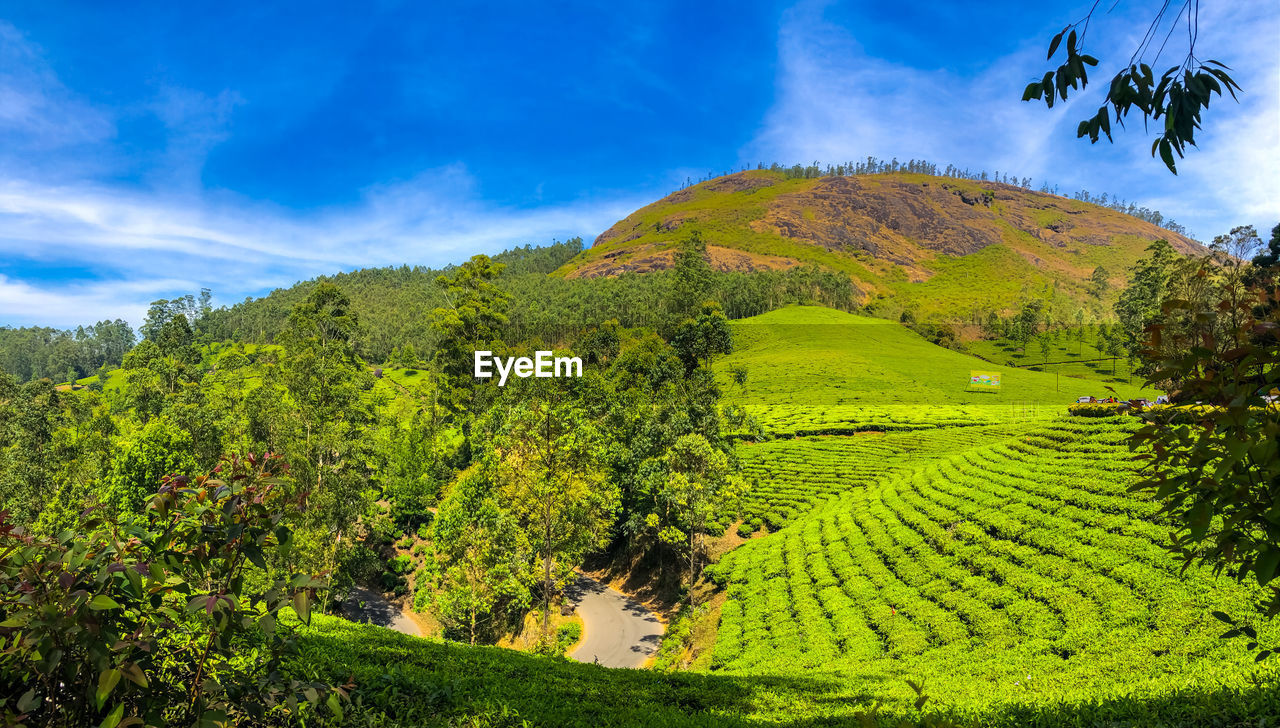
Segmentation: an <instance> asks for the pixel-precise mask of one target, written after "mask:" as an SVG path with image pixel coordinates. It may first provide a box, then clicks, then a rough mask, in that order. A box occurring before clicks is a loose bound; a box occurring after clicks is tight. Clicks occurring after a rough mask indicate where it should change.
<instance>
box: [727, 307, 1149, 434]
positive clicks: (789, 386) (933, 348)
mask: <svg viewBox="0 0 1280 728" xmlns="http://www.w3.org/2000/svg"><path fill="white" fill-rule="evenodd" d="M731 326H732V329H733V336H734V347H735V349H734V352H733V353H732V354H730V355H728V356H726V357H723V358H721V359H720V360H719V361H717V362H716V364H715V371H716V376H717V379H718V381H719V382H720V385H721V388H722V390H723V391H724V393H725V399H726V401H727V402H728V403H732V404H737V405H740V406H742V407H743V408H744V409H745V410H747V411H748V412H750V413H751V414H752V415H754V416H755V417H756V418H757V419H758V420H759V421H760V423H761V424H762V425H763V426H764V428H765V430H766V431H768V432H771V433H775V434H789V435H795V434H801V435H802V434H822V433H828V434H838V433H848V432H852V431H857V430H876V429H878V430H906V429H920V428H929V427H938V426H952V425H964V424H987V423H998V422H1008V421H1015V420H1023V419H1040V418H1044V417H1049V416H1053V415H1054V414H1057V413H1062V412H1065V411H1066V406H1067V404H1069V403H1071V402H1073V401H1075V398H1076V396H1077V394H1076V391H1077V387H1074V386H1071V385H1070V383H1068V385H1067V386H1066V388H1065V389H1064V388H1063V385H1062V384H1061V382H1060V381H1059V379H1058V378H1057V377H1055V376H1054V375H1053V374H1049V373H1044V372H1034V371H1027V370H1023V369H1013V368H1008V367H999V366H993V364H992V363H991V362H987V361H983V360H981V359H978V358H976V357H973V356H970V355H967V354H963V353H960V352H957V351H952V350H950V349H945V348H943V347H940V346H937V345H934V344H932V343H930V342H928V341H926V340H925V339H924V338H922V337H920V336H919V335H917V334H916V333H914V332H913V331H911V330H910V329H908V328H906V327H905V326H902V325H900V324H896V323H893V322H889V321H885V320H883V319H877V318H868V317H864V316H856V315H853V314H848V313H844V312H841V311H835V310H832V309H826V308H820V307H816V306H792V307H789V308H783V309H779V310H776V311H772V312H770V313H767V314H763V315H760V316H754V317H752V318H747V319H741V320H738V321H734V322H732V324H731ZM737 369H745V370H746V376H747V379H746V383H745V384H742V385H740V384H738V383H737V382H736V381H735V380H734V376H733V373H734V371H735V370H737ZM992 370H998V371H1000V372H1001V374H1002V379H1003V381H1002V386H1001V390H1000V391H999V392H998V393H993V392H982V391H972V390H970V388H969V375H970V372H972V371H992ZM1115 386H1116V390H1117V391H1118V392H1119V393H1120V394H1121V395H1123V396H1125V397H1134V396H1149V397H1152V398H1154V393H1153V392H1150V391H1144V390H1142V389H1141V388H1139V387H1133V386H1126V385H1121V384H1117V385H1115Z"/></svg>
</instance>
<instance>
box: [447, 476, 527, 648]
mask: <svg viewBox="0 0 1280 728" xmlns="http://www.w3.org/2000/svg"><path fill="white" fill-rule="evenodd" d="M490 465H491V463H481V464H477V465H474V466H472V467H471V468H470V469H468V470H466V471H464V472H463V473H461V474H460V475H459V476H458V479H457V481H456V482H455V483H454V484H453V486H452V487H451V488H450V490H449V495H448V497H446V498H445V500H444V502H443V503H441V504H440V509H439V511H438V512H437V514H436V519H435V521H434V522H433V523H432V527H431V543H432V548H433V550H434V557H435V558H434V560H433V563H432V564H431V565H430V568H431V572H430V573H431V575H432V576H433V578H432V582H433V586H434V592H433V594H432V597H431V598H432V601H433V603H434V605H435V612H436V614H437V616H439V617H440V619H441V620H442V621H444V622H445V623H446V624H447V625H450V626H452V627H453V628H455V629H459V630H461V631H464V632H465V633H466V634H467V638H468V640H469V641H470V643H471V644H473V645H474V644H475V643H476V639H477V637H478V636H479V635H480V634H481V632H483V631H487V630H488V628H489V627H490V626H491V623H492V622H494V621H497V620H496V618H497V617H499V616H500V615H501V613H503V612H504V611H505V609H506V608H511V609H520V608H523V607H525V606H526V604H527V602H528V599H529V588H528V584H529V582H530V580H531V578H532V577H533V576H534V574H536V567H535V565H534V563H533V562H534V556H533V554H532V552H531V548H530V545H529V542H528V539H527V538H526V535H525V534H524V533H523V532H522V531H521V530H520V528H519V527H518V524H517V522H516V520H515V518H513V517H512V515H511V513H510V511H509V510H507V509H505V508H503V506H502V504H501V503H500V499H499V494H498V492H497V488H496V487H495V485H494V483H493V480H492V478H491V477H490V475H491V473H490V472H489V471H490Z"/></svg>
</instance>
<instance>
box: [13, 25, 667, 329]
mask: <svg viewBox="0 0 1280 728" xmlns="http://www.w3.org/2000/svg"><path fill="white" fill-rule="evenodd" d="M0 61H3V62H2V63H0V69H4V70H3V71H0V148H3V149H5V150H7V151H0V162H8V161H12V162H13V163H4V164H0V260H2V261H3V264H0V325H26V324H39V325H52V326H71V325H75V324H81V323H91V322H93V321H96V320H99V319H103V318H116V317H121V318H125V319H126V320H128V321H130V322H131V323H132V324H134V325H137V324H139V323H141V321H142V317H143V315H144V314H145V311H146V309H147V304H148V303H149V302H150V301H152V300H154V299H156V298H162V297H163V298H168V297H172V296H177V295H183V294H186V293H193V292H195V291H197V290H198V289H199V288H200V287H209V288H211V289H213V290H214V293H215V302H216V303H233V302H235V301H237V300H240V299H241V298H243V297H244V296H246V295H258V294H261V293H264V292H266V291H268V290H270V289H272V288H275V287H279V286H288V285H291V284H292V283H293V282H295V281H297V280H300V279H306V278H310V277H314V276H316V275H319V274H326V273H334V272H337V271H339V270H351V269H354V268H359V267H368V266H380V265H400V264H405V263H407V264H410V265H416V264H421V265H432V266H437V265H444V264H448V263H455V262H460V261H461V260H464V259H465V258H466V257H468V256H469V255H472V254H474V253H478V252H489V253H492V252H497V251H498V250H501V249H502V248H504V247H508V246H511V245H517V244H524V243H545V242H550V241H551V240H552V239H554V238H560V239H564V238H568V237H572V236H574V235H582V236H584V237H589V236H591V235H594V234H596V233H598V232H599V231H601V230H604V229H605V228H607V227H608V226H609V225H610V224H612V223H613V222H614V221H615V220H617V219H618V218H620V217H622V216H624V215H626V214H627V213H629V212H630V211H631V210H632V209H634V208H635V207H637V206H639V205H640V204H643V202H646V201H647V200H644V199H641V198H638V197H635V196H628V195H616V196H612V197H610V198H608V199H602V200H596V199H589V198H588V199H582V200H580V201H577V202H571V203H568V204H562V205H558V206H546V207H536V208H521V207H513V206H504V205H498V204H493V203H490V202H487V201H485V200H484V199H483V197H482V196H481V195H480V194H479V192H478V191H477V184H476V181H475V180H474V179H473V178H472V176H471V175H470V174H469V173H468V171H467V169H466V168H465V166H463V165H460V164H455V165H449V166H446V167H442V168H437V169H428V170H424V171H422V172H421V173H420V174H418V175H417V176H416V177H414V178H413V179H409V180H406V181H400V182H396V183H388V184H383V185H377V186H373V187H370V188H368V189H366V190H364V191H363V193H362V194H361V195H360V197H359V199H358V200H357V201H356V202H354V203H352V204H347V205H343V206H335V207H328V208H321V209H312V210H308V211H306V212H301V211H297V210H292V209H288V208H285V207H282V206H278V205H275V204H273V203H271V202H269V201H261V200H253V199H248V198H245V197H243V196H241V195H238V194H236V193H234V192H231V191H220V190H208V189H205V188H204V187H202V185H201V183H200V178H201V171H202V168H203V166H204V163H205V159H206V157H207V155H208V154H209V152H210V150H211V149H213V148H214V147H215V146H216V145H217V144H219V143H220V142H222V141H223V140H224V139H225V138H226V137H227V135H228V134H229V133H230V132H229V130H230V128H231V127H232V126H233V122H234V118H233V117H234V113H235V110H236V108H237V107H238V106H239V105H241V104H242V103H243V99H241V98H240V96H239V95H238V94H237V93H236V92H234V91H224V92H221V93H219V94H213V95H208V94H203V93H200V92H197V91H193V90H189V89H183V88H180V87H176V86H172V85H165V86H162V87H160V88H159V90H158V92H157V94H156V95H155V97H154V98H153V99H152V100H151V101H150V102H149V103H147V104H146V105H145V106H144V107H142V108H135V109H126V110H124V111H123V112H120V113H122V114H123V115H125V116H134V117H136V116H138V115H141V114H149V115H151V116H153V117H154V119H155V120H156V121H157V122H159V125H160V126H161V127H162V128H163V129H164V130H165V134H166V135H167V136H166V139H165V144H164V145H163V146H162V148H161V150H160V152H159V159H158V160H156V162H155V163H154V164H152V165H149V169H150V170H152V171H146V170H144V172H143V174H142V181H141V183H128V184H126V183H112V182H109V181H104V180H106V179H110V178H111V176H112V175H111V174H109V173H107V174H104V169H103V164H104V160H110V159H111V158H112V157H113V156H115V157H117V158H125V157H127V156H128V155H127V153H126V151H125V150H118V151H117V150H113V149H112V147H111V143H112V138H113V136H114V128H115V127H114V123H115V121H114V119H115V116H116V115H115V114H114V113H112V112H109V111H106V110H103V109H99V108H97V107H95V106H93V105H92V104H90V103H88V102H87V101H85V100H84V99H82V98H80V97H78V96H77V95H76V94H74V93H73V92H72V91H70V90H69V89H67V88H66V87H65V85H64V84H63V83H62V82H61V81H60V80H59V79H58V78H57V76H56V74H54V73H53V71H52V70H51V68H50V66H49V65H48V64H47V63H46V62H45V60H44V59H43V57H42V52H41V50H40V48H39V47H38V46H36V45H34V44H32V43H30V42H29V41H28V40H27V39H25V38H24V37H23V36H22V34H21V33H19V32H18V31H17V30H15V29H14V28H13V27H12V26H11V25H8V24H5V23H3V22H0ZM85 145H93V147H94V148H93V150H92V153H85V151H84V148H85ZM124 164H125V165H126V166H128V165H132V164H136V162H134V161H132V160H126V161H125V162H124ZM47 268H57V269H72V268H74V269H76V270H81V271H83V270H89V271H91V274H89V275H77V276H72V277H67V276H62V275H60V276H59V277H58V278H57V280H54V281H48V280H43V279H42V278H40V277H39V276H37V275H29V276H24V275H23V272H24V271H28V272H29V271H38V270H40V269H47Z"/></svg>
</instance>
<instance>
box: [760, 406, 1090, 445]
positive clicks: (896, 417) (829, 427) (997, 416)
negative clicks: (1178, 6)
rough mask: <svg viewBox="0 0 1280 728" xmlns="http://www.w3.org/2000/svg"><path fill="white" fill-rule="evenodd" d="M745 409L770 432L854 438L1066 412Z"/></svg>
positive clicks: (1062, 409)
mask: <svg viewBox="0 0 1280 728" xmlns="http://www.w3.org/2000/svg"><path fill="white" fill-rule="evenodd" d="M742 407H743V409H744V410H745V411H746V412H747V413H748V414H750V415H751V416H752V417H754V418H755V419H756V421H757V422H758V423H759V424H760V426H761V428H762V429H763V430H764V431H765V432H767V433H770V434H775V435H787V436H791V437H804V436H807V435H853V434H857V433H861V432H912V431H916V430H933V429H937V428H944V427H968V426H977V425H992V424H1004V423H1011V422H1027V421H1036V420H1047V419H1050V418H1053V417H1056V416H1059V415H1061V414H1062V413H1063V412H1065V411H1066V407H1065V405H1062V406H1058V405H1046V404H1023V403H1012V404H1008V403H1006V404H970V405H930V404H924V403H920V404H900V405H899V404H825V403H824V404H814V403H809V402H805V403H801V404H788V403H783V402H774V403H771V404H767V405H761V404H750V403H744V404H743V405H742Z"/></svg>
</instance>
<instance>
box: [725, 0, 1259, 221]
mask: <svg viewBox="0 0 1280 728" xmlns="http://www.w3.org/2000/svg"><path fill="white" fill-rule="evenodd" d="M1265 5H1266V4H1265V3H1256V4H1249V3H1235V4H1228V3H1220V4H1215V6H1214V8H1212V9H1206V11H1205V12H1204V13H1202V15H1201V18H1200V29H1201V32H1200V39H1199V42H1198V45H1197V50H1198V52H1199V53H1202V54H1203V53H1212V54H1219V56H1220V58H1221V60H1224V61H1227V62H1229V63H1233V65H1235V66H1236V67H1237V70H1236V73H1237V80H1239V81H1240V83H1241V84H1242V85H1243V86H1244V87H1245V89H1246V92H1247V93H1246V94H1244V95H1243V96H1242V97H1241V102H1240V103H1239V104H1236V103H1234V102H1232V101H1231V100H1230V99H1228V100H1226V101H1225V102H1223V101H1218V100H1215V101H1214V103H1213V105H1212V106H1211V108H1210V110H1209V112H1208V113H1207V114H1206V130H1205V132H1204V133H1203V134H1202V135H1201V149H1199V150H1193V151H1192V152H1191V153H1190V155H1189V156H1188V158H1187V159H1186V160H1183V161H1182V162H1181V163H1180V164H1179V171H1180V176H1179V177H1173V176H1172V175H1169V174H1168V173H1167V172H1165V171H1163V168H1162V167H1161V166H1160V164H1159V163H1158V162H1157V161H1154V160H1152V159H1151V158H1150V156H1149V147H1150V144H1149V141H1150V138H1151V136H1150V135H1149V134H1146V133H1143V130H1142V128H1141V125H1140V124H1132V123H1131V125H1130V128H1129V129H1127V130H1124V131H1121V132H1120V133H1119V134H1117V137H1116V144H1115V145H1114V146H1112V145H1108V144H1105V143H1100V144H1099V145H1096V146H1093V147H1091V146H1090V145H1089V144H1088V143H1087V142H1085V141H1082V140H1077V139H1075V125H1076V123H1077V122H1078V121H1079V120H1080V119H1082V118H1085V117H1087V116H1091V115H1092V114H1093V111H1094V110H1096V108H1097V105H1098V104H1100V103H1101V99H1102V97H1103V96H1104V95H1105V79H1106V76H1105V71H1104V72H1096V73H1095V75H1096V76H1102V78H1101V79H1095V84H1094V87H1091V88H1090V89H1089V92H1088V93H1087V94H1084V95H1082V96H1079V97H1078V98H1073V99H1072V100H1071V101H1070V102H1069V103H1067V104H1065V105H1059V106H1056V107H1055V108H1054V109H1053V110H1052V111H1047V110H1046V109H1045V108H1044V106H1043V105H1042V104H1032V103H1022V102H1021V101H1020V100H1019V97H1020V95H1021V90H1022V87H1023V86H1024V85H1025V83H1026V82H1027V81H1029V80H1031V77H1032V76H1033V75H1034V74H1035V71H1037V70H1043V69H1044V68H1047V64H1046V63H1045V61H1044V55H1043V49H1042V43H1043V42H1044V40H1045V39H1042V38H1038V37H1037V38H1034V39H1030V40H1029V41H1028V43H1027V44H1026V45H1025V47H1023V48H1021V49H1019V50H1017V51H1016V52H1014V53H1012V54H1008V55H1005V56H1002V57H998V58H992V59H990V63H989V64H988V65H987V66H986V67H985V68H984V69H983V70H981V71H979V72H977V73H968V74H961V73H958V72H956V71H952V70H947V69H928V68H916V67H913V66H911V65H909V64H906V63H903V62H899V61H890V60H885V59H882V58H876V57H873V56H870V55H868V54H867V53H866V52H865V51H864V49H863V48H862V46H861V45H860V44H859V31H858V28H856V27H852V28H851V27H842V26H838V25H835V24H833V23H831V22H829V21H828V20H827V19H826V17H825V14H824V11H825V9H826V7H827V4H825V3H808V2H806V3H801V4H799V5H797V6H795V7H794V8H792V9H791V10H789V11H788V12H787V13H786V14H785V16H784V20H783V23H782V26H781V28H780V30H779V34H778V47H777V52H778V78H777V79H776V85H777V88H776V93H777V98H776V102H775V104H774V106H773V108H772V109H771V110H770V111H769V113H768V114H767V116H766V118H765V120H764V123H763V124H762V126H761V129H760V131H759V134H758V135H757V137H756V139H755V140H753V142H752V143H751V144H749V145H748V146H747V147H746V148H744V149H743V150H742V158H743V160H744V161H754V160H756V159H766V160H767V159H779V160H784V161H792V162H808V161H812V160H818V161H821V162H839V161H845V160H850V159H853V160H856V159H860V158H864V157H866V156H867V155H875V156H878V157H882V158H890V157H894V156H896V157H898V158H899V159H902V160H905V159H908V158H910V157H917V158H927V159H930V160H931V161H934V162H937V163H939V164H947V163H954V164H956V165H958V166H961V167H965V166H968V167H972V168H974V169H986V170H988V171H995V170H999V171H1001V172H1005V173H1016V174H1018V175H1020V176H1031V177H1033V178H1035V179H1036V180H1037V182H1039V181H1044V180H1048V181H1050V182H1051V183H1056V184H1060V185H1061V187H1062V189H1063V191H1068V190H1070V191H1075V190H1076V189H1080V188H1085V189H1089V190H1091V191H1092V192H1094V193H1100V192H1110V193H1112V194H1120V195H1122V196H1124V197H1127V198H1129V199H1134V200H1137V201H1139V202H1142V203H1144V204H1147V205H1150V206H1154V207H1157V208H1159V209H1161V210H1162V211H1163V212H1165V214H1166V215H1171V216H1173V217H1175V218H1177V219H1178V220H1179V221H1181V222H1183V223H1184V224H1187V225H1188V226H1189V227H1190V228H1191V229H1193V230H1195V231H1196V232H1197V233H1199V234H1200V235H1201V236H1202V237H1210V236H1212V235H1213V234H1215V233H1217V232H1221V231H1223V230H1225V229H1227V228H1228V227H1230V226H1232V225H1235V224H1240V223H1244V222H1247V223H1252V224H1256V225H1258V226H1259V227H1260V228H1261V227H1263V226H1265V227H1266V228H1268V229H1269V228H1270V226H1271V225H1272V224H1274V222H1275V221H1276V220H1280V195H1277V194H1276V193H1275V191H1276V190H1277V189H1280V137H1278V135H1280V97H1278V96H1277V91H1278V90H1280V57H1277V54H1276V53H1275V50H1274V48H1273V47H1272V46H1273V43H1274V39H1275V38H1276V37H1280V13H1276V12H1275V10H1274V8H1267V7H1265ZM1143 12H1146V10H1143ZM1146 20H1149V18H1146ZM1142 22H1143V18H1142V16H1141V15H1140V14H1135V15H1134V16H1132V17H1112V16H1106V17H1100V18H1099V19H1098V21H1096V22H1095V23H1094V27H1093V29H1092V30H1091V31H1090V39H1089V43H1090V47H1091V48H1095V49H1104V50H1105V53H1103V52H1098V53H1096V54H1097V55H1099V56H1101V57H1103V58H1104V64H1106V63H1110V64H1115V63H1118V62H1123V61H1124V59H1125V58H1127V55H1128V53H1129V52H1130V50H1131V49H1132V48H1133V47H1134V46H1135V45H1136V43H1137V41H1138V37H1140V35H1141V29H1144V28H1145V26H1144V25H1142ZM1243 28H1247V29H1248V32H1241V29H1243ZM1135 32H1136V33H1137V36H1135V35H1134V33H1135ZM1168 58H1169V57H1168V56H1166V57H1165V58H1164V59H1162V62H1163V61H1164V60H1168ZM1172 62H1176V61H1172ZM1106 67H1108V68H1109V67H1110V66H1106ZM1099 81H1101V82H1099ZM1144 140H1146V143H1144Z"/></svg>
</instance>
